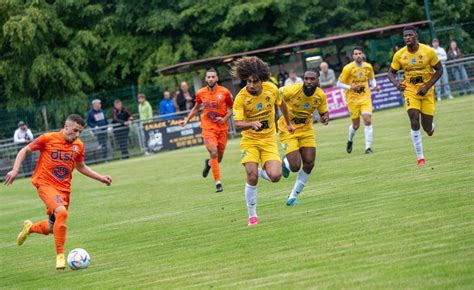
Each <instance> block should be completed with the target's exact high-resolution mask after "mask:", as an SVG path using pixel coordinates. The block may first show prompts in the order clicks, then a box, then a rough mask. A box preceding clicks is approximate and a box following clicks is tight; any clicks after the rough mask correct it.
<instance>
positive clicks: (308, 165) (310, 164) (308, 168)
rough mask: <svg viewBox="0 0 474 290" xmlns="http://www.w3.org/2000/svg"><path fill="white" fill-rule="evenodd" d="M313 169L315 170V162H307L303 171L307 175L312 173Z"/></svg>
mask: <svg viewBox="0 0 474 290" xmlns="http://www.w3.org/2000/svg"><path fill="white" fill-rule="evenodd" d="M313 168H314V160H311V161H306V162H304V163H303V170H304V171H305V172H306V173H311V170H313Z"/></svg>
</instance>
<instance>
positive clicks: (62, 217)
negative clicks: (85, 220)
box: [55, 210, 68, 220]
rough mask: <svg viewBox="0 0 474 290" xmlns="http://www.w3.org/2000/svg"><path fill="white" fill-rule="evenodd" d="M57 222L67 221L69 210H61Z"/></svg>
mask: <svg viewBox="0 0 474 290" xmlns="http://www.w3.org/2000/svg"><path fill="white" fill-rule="evenodd" d="M55 215H56V220H66V219H67V217H68V212H67V210H60V211H58V212H56V214H55Z"/></svg>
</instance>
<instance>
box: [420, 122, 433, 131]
mask: <svg viewBox="0 0 474 290" xmlns="http://www.w3.org/2000/svg"><path fill="white" fill-rule="evenodd" d="M422 125H423V130H425V132H431V130H433V124H432V123H431V124H425V123H423V124H422Z"/></svg>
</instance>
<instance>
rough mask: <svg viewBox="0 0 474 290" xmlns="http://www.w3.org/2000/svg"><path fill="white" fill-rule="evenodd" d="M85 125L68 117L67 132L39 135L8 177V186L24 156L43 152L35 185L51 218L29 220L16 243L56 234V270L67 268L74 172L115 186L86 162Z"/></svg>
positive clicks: (79, 118) (37, 167)
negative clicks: (82, 134) (69, 218)
mask: <svg viewBox="0 0 474 290" xmlns="http://www.w3.org/2000/svg"><path fill="white" fill-rule="evenodd" d="M84 125H85V122H84V120H83V119H82V118H81V117H80V116H79V115H74V114H73V115H69V116H68V117H67V119H66V123H65V124H64V129H63V130H61V131H59V132H54V133H46V134H43V135H41V136H39V137H38V138H37V139H35V140H34V141H33V142H32V143H30V144H29V145H28V146H25V147H24V148H23V149H21V150H20V152H18V155H17V157H16V160H15V164H14V165H13V169H12V170H11V171H10V172H8V173H7V175H6V177H5V185H10V184H12V183H13V181H14V180H15V178H16V177H17V175H18V172H19V170H20V167H21V164H22V163H23V161H24V160H25V156H26V155H27V154H30V153H31V152H32V151H37V150H40V156H39V160H38V164H37V165H36V169H35V172H34V173H33V177H32V182H33V185H34V186H35V187H36V189H37V190H38V195H39V197H40V198H41V200H42V201H43V202H44V204H45V205H46V209H47V210H46V214H47V215H49V219H45V220H42V221H40V222H38V223H36V224H33V223H32V222H31V221H30V220H26V221H25V222H24V224H23V229H22V230H21V232H20V233H19V234H18V237H17V240H16V241H17V244H18V245H19V246H21V245H22V244H23V243H24V242H25V240H26V238H27V237H28V235H29V234H31V233H37V234H42V235H48V234H50V233H52V234H53V235H54V242H55V244H56V254H57V256H56V269H57V270H64V269H65V268H66V259H65V257H64V243H65V241H66V219H67V216H68V208H69V195H70V192H71V179H72V171H73V170H74V168H76V169H77V170H78V171H79V172H80V173H82V174H84V175H85V176H88V177H90V178H92V179H95V180H98V181H100V182H102V183H105V184H107V185H110V184H112V178H111V177H110V176H108V175H100V174H98V173H97V172H95V171H94V170H92V169H90V168H89V167H88V166H87V165H86V164H85V163H84V144H83V143H82V141H81V140H79V139H78V137H79V135H80V134H81V133H82V130H83V128H84Z"/></svg>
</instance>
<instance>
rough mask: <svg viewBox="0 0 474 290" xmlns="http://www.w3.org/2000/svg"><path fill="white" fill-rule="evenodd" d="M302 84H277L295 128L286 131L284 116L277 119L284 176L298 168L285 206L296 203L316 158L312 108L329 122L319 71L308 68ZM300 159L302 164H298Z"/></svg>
mask: <svg viewBox="0 0 474 290" xmlns="http://www.w3.org/2000/svg"><path fill="white" fill-rule="evenodd" d="M303 78H304V83H303V84H291V85H287V86H284V87H283V88H280V95H281V96H282V98H283V101H285V103H286V104H287V106H288V111H289V115H290V120H291V123H292V124H293V126H294V128H295V132H294V133H293V134H291V133H290V132H288V130H287V127H286V124H285V119H284V117H283V116H282V117H280V119H279V120H278V128H279V129H280V142H281V144H282V146H283V149H284V150H285V157H284V158H283V162H282V172H283V177H285V178H287V177H288V176H289V174H290V170H291V171H292V172H298V176H297V178H296V182H295V185H294V186H293V190H292V191H291V193H290V195H289V196H288V200H287V201H286V205H287V206H292V205H297V204H298V200H297V197H298V195H299V194H300V193H301V191H302V190H303V188H304V186H305V184H306V182H307V181H308V177H309V174H310V173H311V170H313V167H314V161H315V159H316V139H315V136H314V129H313V112H314V111H315V110H317V111H318V113H319V115H320V117H321V123H323V124H324V125H327V124H328V122H329V114H328V107H327V102H326V94H324V92H323V90H322V89H321V88H319V87H318V86H319V75H318V73H317V72H315V71H311V70H308V71H306V72H305V73H304V77H303ZM301 163H303V168H301Z"/></svg>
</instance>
